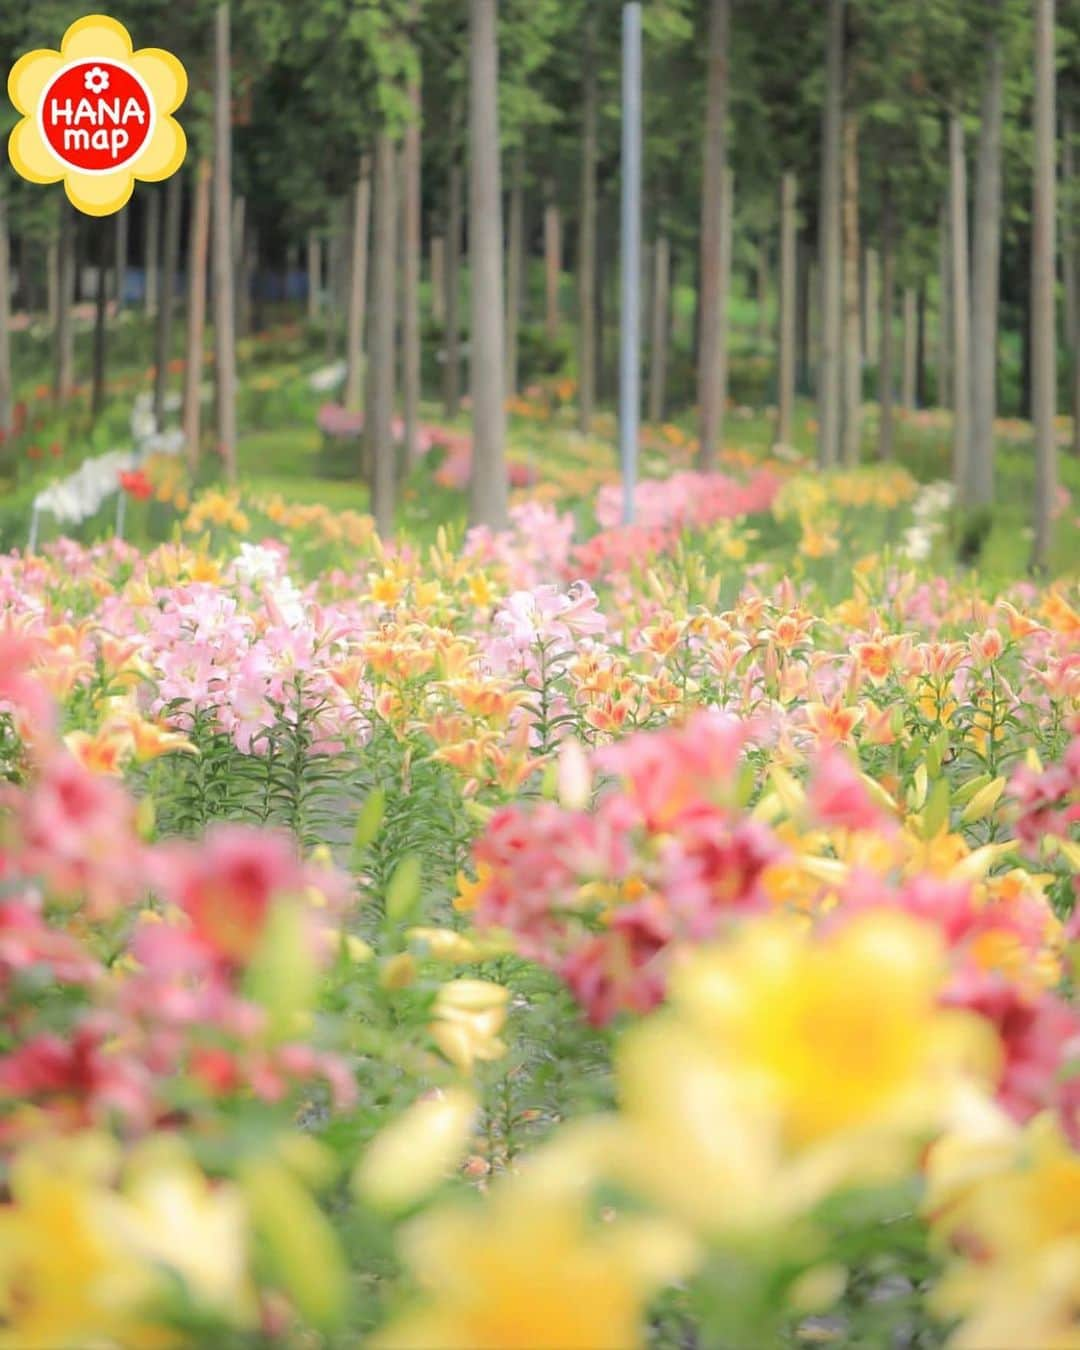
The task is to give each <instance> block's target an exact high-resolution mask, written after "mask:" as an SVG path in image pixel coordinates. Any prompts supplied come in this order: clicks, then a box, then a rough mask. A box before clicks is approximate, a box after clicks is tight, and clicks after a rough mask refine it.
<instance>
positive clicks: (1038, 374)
mask: <svg viewBox="0 0 1080 1350" xmlns="http://www.w3.org/2000/svg"><path fill="white" fill-rule="evenodd" d="M1054 92H1055V91H1054V0H1035V107H1034V136H1035V182H1034V189H1033V192H1032V198H1031V401H1032V404H1033V408H1032V414H1033V416H1032V421H1033V422H1034V429H1035V540H1034V547H1033V549H1032V558H1031V561H1032V566H1033V567H1035V568H1037V569H1039V570H1040V571H1044V570H1045V569H1046V567H1047V565H1048V563H1049V561H1050V546H1051V543H1052V539H1053V508H1054V496H1055V494H1056V490H1057V446H1056V444H1055V441H1054V412H1055V406H1056V402H1057V400H1056V392H1057V389H1056V386H1057V351H1056V346H1057V334H1056V331H1055V322H1054V280H1055V277H1054V270H1055V268H1054V264H1055V255H1054V232H1055V231H1054V227H1055V224H1056V222H1055V219H1054V214H1055V203H1054V199H1055V184H1054V150H1055V144H1054V138H1055V124H1054Z"/></svg>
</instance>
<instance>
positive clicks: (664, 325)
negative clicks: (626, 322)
mask: <svg viewBox="0 0 1080 1350" xmlns="http://www.w3.org/2000/svg"><path fill="white" fill-rule="evenodd" d="M650 318H651V319H652V336H651V341H650V342H649V421H650V422H652V423H654V424H655V423H658V422H662V421H663V420H664V394H665V385H666V383H667V347H668V331H669V329H670V327H671V245H670V244H669V243H668V237H667V235H666V234H662V235H660V237H659V238H658V239H657V241H656V247H655V248H654V250H653V286H652V314H651V315H650Z"/></svg>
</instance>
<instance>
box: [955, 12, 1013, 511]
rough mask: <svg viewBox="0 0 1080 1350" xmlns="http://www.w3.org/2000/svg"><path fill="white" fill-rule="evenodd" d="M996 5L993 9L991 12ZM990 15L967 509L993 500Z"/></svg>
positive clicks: (994, 79)
mask: <svg viewBox="0 0 1080 1350" xmlns="http://www.w3.org/2000/svg"><path fill="white" fill-rule="evenodd" d="M996 8H997V6H994V9H995V10H996ZM996 21H997V14H996V13H995V12H991V14H990V16H989V23H990V34H989V37H988V40H987V49H986V68H985V75H984V79H983V92H982V117H981V122H980V126H979V145H978V150H977V151H976V157H975V241H974V257H973V259H972V278H971V445H970V448H969V452H968V479H967V484H966V485H965V488H964V496H965V498H966V500H967V501H968V502H969V503H970V504H971V505H972V506H989V505H990V503H991V502H992V501H993V500H994V414H995V412H996V411H997V346H998V281H999V276H1000V269H1001V123H1002V98H1003V91H1004V82H1005V62H1004V58H1003V54H1002V49H1001V38H1000V36H999V34H998V31H997V22H996Z"/></svg>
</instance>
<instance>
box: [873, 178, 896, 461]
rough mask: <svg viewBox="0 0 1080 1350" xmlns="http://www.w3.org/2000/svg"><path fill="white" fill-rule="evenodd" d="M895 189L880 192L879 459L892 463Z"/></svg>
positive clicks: (887, 183)
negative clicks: (893, 191) (889, 460)
mask: <svg viewBox="0 0 1080 1350" xmlns="http://www.w3.org/2000/svg"><path fill="white" fill-rule="evenodd" d="M893 212H894V207H893V195H892V186H891V184H890V182H889V179H888V178H887V177H886V179H885V182H884V184H883V185H882V192H881V325H880V331H881V340H880V346H879V348H878V407H879V409H880V414H879V417H878V450H877V452H878V459H892V457H893V439H894V434H895V425H894V418H893V382H894V379H895V372H894V370H893V365H894V362H895V359H896V355H895V353H896V344H895V336H894V331H893V311H894V309H895V308H896V221H895V217H894V214H893Z"/></svg>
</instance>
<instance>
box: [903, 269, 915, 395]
mask: <svg viewBox="0 0 1080 1350" xmlns="http://www.w3.org/2000/svg"><path fill="white" fill-rule="evenodd" d="M915 302H916V293H915V287H914V286H905V287H904V294H903V298H902V300H901V310H900V332H901V336H902V345H901V362H900V406H901V407H902V408H903V410H904V412H906V413H913V412H914V411H915V376H916V369H915V359H916V356H917V355H918V341H917V339H918V332H917V323H918V314H917V311H916V303H915Z"/></svg>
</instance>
